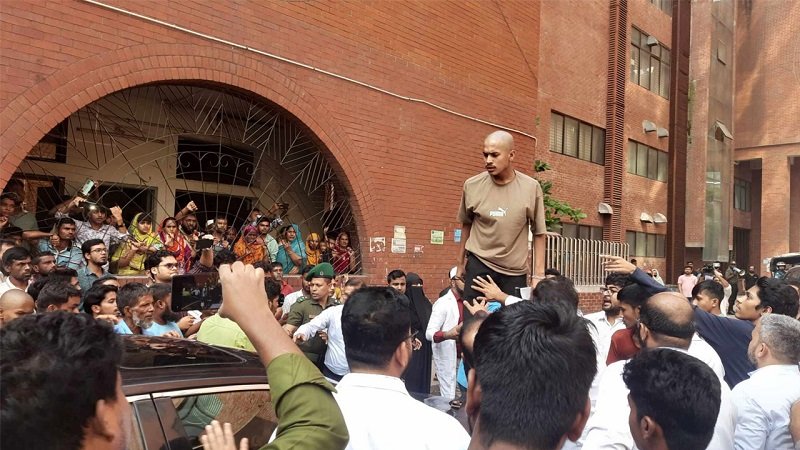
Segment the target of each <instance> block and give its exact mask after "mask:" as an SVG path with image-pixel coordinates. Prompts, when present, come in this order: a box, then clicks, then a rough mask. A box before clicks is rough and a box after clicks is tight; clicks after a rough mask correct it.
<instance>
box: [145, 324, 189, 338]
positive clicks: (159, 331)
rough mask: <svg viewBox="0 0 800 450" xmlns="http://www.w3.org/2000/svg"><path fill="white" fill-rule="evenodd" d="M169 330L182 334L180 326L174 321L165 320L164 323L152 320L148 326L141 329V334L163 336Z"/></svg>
mask: <svg viewBox="0 0 800 450" xmlns="http://www.w3.org/2000/svg"><path fill="white" fill-rule="evenodd" d="M169 331H174V332H176V333H178V334H179V335H181V336H183V331H181V328H180V327H179V326H178V324H177V323H175V322H167V323H166V325H161V324H159V323H156V322H153V325H151V326H150V328H143V329H142V334H143V335H145V336H163V335H164V334H166V333H167V332H169Z"/></svg>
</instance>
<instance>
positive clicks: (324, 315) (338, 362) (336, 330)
mask: <svg viewBox="0 0 800 450" xmlns="http://www.w3.org/2000/svg"><path fill="white" fill-rule="evenodd" d="M343 309H344V305H336V306H333V307H331V308H327V309H325V310H323V311H322V312H321V313H319V315H318V316H317V317H314V318H313V319H311V321H310V322H308V323H306V324H303V325H300V328H298V329H297V331H295V332H294V335H295V336H297V335H298V334H300V335H303V337H305V338H306V340H308V339H311V337H312V336H314V335H316V334H317V332H318V331H319V330H324V329H325V328H327V329H328V351H327V352H325V365H326V366H327V367H328V369H330V370H331V372H333V373H335V374H336V375H346V374H348V373H350V366H349V365H348V364H347V357H346V356H345V353H344V335H343V334H342V310H343Z"/></svg>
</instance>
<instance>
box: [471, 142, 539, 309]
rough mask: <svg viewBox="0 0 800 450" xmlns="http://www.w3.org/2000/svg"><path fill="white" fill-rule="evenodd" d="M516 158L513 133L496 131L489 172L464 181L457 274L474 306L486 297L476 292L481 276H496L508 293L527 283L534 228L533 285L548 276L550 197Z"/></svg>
mask: <svg viewBox="0 0 800 450" xmlns="http://www.w3.org/2000/svg"><path fill="white" fill-rule="evenodd" d="M515 154H516V150H515V149H514V138H513V137H512V136H511V134H510V133H508V132H505V131H495V132H493V133H491V134H490V135H489V136H487V137H486V140H484V143H483V158H484V164H485V167H486V172H483V173H481V174H478V175H475V176H474V177H472V178H470V179H468V180H467V181H465V182H464V189H463V192H462V195H461V206H460V207H459V210H458V221H459V222H461V224H462V225H461V235H462V239H461V250H460V252H459V254H458V263H457V267H458V273H457V275H458V276H459V278H463V280H464V284H465V289H464V298H465V300H468V301H470V302H471V301H472V300H473V299H474V298H476V297H477V296H479V295H480V293H479V292H477V291H476V290H474V289H473V288H472V284H473V281H472V280H473V279H474V278H475V277H476V276H478V275H484V278H485V275H489V276H491V278H492V279H493V280H494V281H495V283H497V285H498V286H499V287H500V289H502V290H503V292H506V293H508V294H513V293H514V292H515V288H523V287H525V286H526V285H527V280H526V274H527V272H528V270H527V267H526V262H527V259H528V230H529V228H530V229H531V231H533V235H534V238H533V247H534V273H533V279H534V283H533V284H534V285H535V284H536V282H537V281H538V280H541V279H543V278H544V269H545V267H544V253H545V233H546V232H547V228H546V224H545V211H544V200H543V199H544V196H543V194H542V188H541V186H540V185H539V182H538V181H536V180H534V179H533V178H531V177H529V176H527V175H525V174H523V173H521V172H518V171H516V170H514V165H513V161H514V156H515Z"/></svg>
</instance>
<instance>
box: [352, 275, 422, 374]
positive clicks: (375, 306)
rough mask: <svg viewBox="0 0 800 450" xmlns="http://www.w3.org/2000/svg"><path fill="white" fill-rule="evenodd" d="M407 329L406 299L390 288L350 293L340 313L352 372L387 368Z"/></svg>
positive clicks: (408, 327) (409, 325) (365, 289)
mask: <svg viewBox="0 0 800 450" xmlns="http://www.w3.org/2000/svg"><path fill="white" fill-rule="evenodd" d="M410 329H411V308H410V307H409V303H408V299H407V298H406V297H405V296H403V295H400V294H398V293H397V292H396V291H395V290H394V289H392V288H389V287H366V288H362V289H359V290H357V291H355V292H353V295H351V296H350V298H349V299H348V300H347V303H345V304H344V309H343V310H342V335H343V336H344V347H345V356H346V357H347V363H348V364H349V365H350V368H351V369H355V368H360V367H369V368H383V367H386V365H387V364H388V363H389V361H390V360H391V358H392V355H393V354H394V352H395V350H396V349H397V346H398V345H400V343H402V342H403V340H404V339H406V338H408V336H409V330H410Z"/></svg>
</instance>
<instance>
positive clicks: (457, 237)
mask: <svg viewBox="0 0 800 450" xmlns="http://www.w3.org/2000/svg"><path fill="white" fill-rule="evenodd" d="M453 241H454V242H461V228H459V229H457V230H453Z"/></svg>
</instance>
